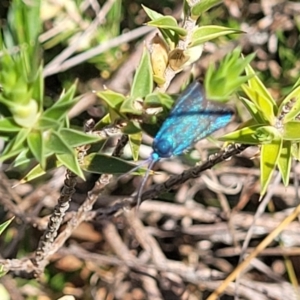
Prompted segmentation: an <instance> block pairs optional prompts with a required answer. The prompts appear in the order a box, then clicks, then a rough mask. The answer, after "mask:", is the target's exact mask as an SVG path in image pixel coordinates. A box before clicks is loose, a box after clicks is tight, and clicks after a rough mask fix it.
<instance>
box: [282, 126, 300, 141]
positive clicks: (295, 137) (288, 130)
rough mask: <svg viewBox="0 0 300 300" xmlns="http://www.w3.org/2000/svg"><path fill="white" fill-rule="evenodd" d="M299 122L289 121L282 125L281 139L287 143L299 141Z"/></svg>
mask: <svg viewBox="0 0 300 300" xmlns="http://www.w3.org/2000/svg"><path fill="white" fill-rule="evenodd" d="M299 128H300V121H291V122H288V123H286V124H284V129H283V138H284V139H285V140H289V141H296V142H299V141H300V131H299Z"/></svg>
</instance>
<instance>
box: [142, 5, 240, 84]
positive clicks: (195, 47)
mask: <svg viewBox="0 0 300 300" xmlns="http://www.w3.org/2000/svg"><path fill="white" fill-rule="evenodd" d="M220 3H222V1H219V0H217V1H216V0H202V1H199V2H198V3H196V2H192V1H185V3H184V5H185V9H184V15H185V16H184V19H185V20H187V19H188V21H185V24H186V26H185V27H186V28H183V27H182V26H181V25H180V24H178V22H177V20H176V19H175V18H174V17H172V16H164V15H162V14H160V13H158V12H156V11H154V10H151V9H149V8H147V7H145V6H143V7H144V10H145V12H146V13H147V15H148V16H149V18H150V19H151V21H150V22H148V23H147V24H148V25H149V26H153V27H156V28H158V29H159V31H160V33H161V36H162V40H163V41H160V42H158V41H157V38H155V39H154V40H153V41H152V45H151V46H152V47H151V48H153V49H150V51H153V53H151V54H152V55H151V58H152V67H153V73H154V81H155V82H156V83H157V84H158V85H159V86H160V85H163V84H164V82H165V76H164V75H165V74H164V71H165V70H166V68H167V67H170V68H171V69H172V70H173V71H174V72H175V73H177V72H180V71H181V70H182V69H183V68H184V67H186V66H189V65H191V64H192V63H194V62H195V61H197V60H198V59H199V58H200V56H201V54H202V50H203V45H204V43H205V42H208V41H211V40H213V39H216V38H218V37H221V36H225V35H228V34H234V33H235V34H237V33H242V31H240V30H238V29H234V28H229V27H224V26H216V25H207V26H201V24H200V23H199V20H200V16H201V15H202V14H203V13H204V12H206V11H207V10H209V9H211V8H212V7H213V6H215V5H217V4H220ZM182 41H183V43H184V44H185V46H184V47H182V46H181V44H182ZM157 45H160V47H158V46H157ZM158 49H159V50H158Z"/></svg>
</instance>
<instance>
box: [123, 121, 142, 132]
mask: <svg viewBox="0 0 300 300" xmlns="http://www.w3.org/2000/svg"><path fill="white" fill-rule="evenodd" d="M122 132H123V133H124V134H129V135H131V134H137V133H140V132H141V126H140V124H139V122H137V121H129V122H128V123H127V125H126V126H125V127H124V128H122Z"/></svg>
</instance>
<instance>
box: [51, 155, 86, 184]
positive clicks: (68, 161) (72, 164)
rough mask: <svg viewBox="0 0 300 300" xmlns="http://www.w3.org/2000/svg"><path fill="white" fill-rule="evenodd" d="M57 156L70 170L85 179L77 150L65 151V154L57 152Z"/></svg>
mask: <svg viewBox="0 0 300 300" xmlns="http://www.w3.org/2000/svg"><path fill="white" fill-rule="evenodd" d="M56 157H57V159H58V160H59V161H60V162H61V163H62V164H63V165H64V166H65V167H67V168H68V169H69V170H70V171H72V172H73V173H74V174H76V175H77V176H79V177H80V178H82V179H84V175H83V172H82V170H81V168H80V166H79V163H78V161H77V158H76V155H75V151H72V152H70V153H64V154H56Z"/></svg>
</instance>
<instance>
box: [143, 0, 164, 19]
mask: <svg viewBox="0 0 300 300" xmlns="http://www.w3.org/2000/svg"><path fill="white" fill-rule="evenodd" d="M142 7H143V9H144V11H145V12H146V14H147V15H148V17H149V18H150V19H151V20H157V19H160V18H162V17H164V15H162V14H160V13H158V12H156V11H155V10H152V9H150V8H148V7H147V6H145V5H143V4H142Z"/></svg>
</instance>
